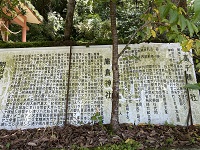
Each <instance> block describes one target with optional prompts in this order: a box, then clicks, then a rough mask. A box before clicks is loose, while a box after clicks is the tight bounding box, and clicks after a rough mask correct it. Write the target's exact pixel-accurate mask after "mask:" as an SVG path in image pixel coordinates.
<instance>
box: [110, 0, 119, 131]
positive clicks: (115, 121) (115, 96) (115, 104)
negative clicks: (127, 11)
mask: <svg viewBox="0 0 200 150" xmlns="http://www.w3.org/2000/svg"><path fill="white" fill-rule="evenodd" d="M110 18H111V31H112V40H113V50H112V71H113V87H112V90H113V92H112V113H111V126H112V128H113V131H114V132H116V131H117V130H118V129H119V116H118V110H119V65H118V36H117V26H116V2H114V0H110Z"/></svg>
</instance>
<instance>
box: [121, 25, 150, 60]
mask: <svg viewBox="0 0 200 150" xmlns="http://www.w3.org/2000/svg"><path fill="white" fill-rule="evenodd" d="M149 24H151V23H150V22H146V23H145V24H143V25H142V26H141V27H140V28H138V29H137V30H136V31H135V32H134V33H133V34H132V35H131V38H130V40H129V41H128V43H127V44H126V46H125V47H124V48H123V50H122V51H121V52H120V53H119V54H118V58H119V57H120V56H121V55H122V54H123V53H124V52H125V50H126V49H127V48H128V46H129V44H130V43H131V41H132V40H133V38H134V37H135V36H136V34H137V33H138V32H139V31H140V30H142V29H144V28H145V27H146V26H147V25H149Z"/></svg>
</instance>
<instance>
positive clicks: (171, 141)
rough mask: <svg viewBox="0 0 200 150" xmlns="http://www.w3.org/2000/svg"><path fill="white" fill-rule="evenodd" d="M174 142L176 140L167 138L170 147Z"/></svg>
mask: <svg viewBox="0 0 200 150" xmlns="http://www.w3.org/2000/svg"><path fill="white" fill-rule="evenodd" d="M173 142H174V138H167V139H166V143H167V144H169V145H170V144H172V143H173Z"/></svg>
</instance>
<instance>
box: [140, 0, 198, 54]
mask: <svg viewBox="0 0 200 150" xmlns="http://www.w3.org/2000/svg"><path fill="white" fill-rule="evenodd" d="M194 3H195V4H196V5H197V6H198V5H199V1H198V0H195V2H194ZM197 6H194V9H193V15H192V13H191V15H190V14H187V13H186V12H185V10H184V9H183V8H181V7H177V6H176V5H175V4H174V3H172V2H171V1H166V0H157V1H154V3H153V4H152V8H151V10H152V11H148V13H146V14H144V15H142V19H143V20H144V22H145V26H144V30H143V33H144V35H143V40H149V39H151V38H156V37H160V36H164V37H165V38H166V40H167V41H171V42H179V43H181V46H182V49H183V51H185V52H188V51H189V50H190V49H192V48H195V49H199V46H198V45H199V40H194V39H193V37H194V36H198V33H199V29H198V27H197V21H196V18H195V17H194V16H195V15H198V14H200V9H199V8H197ZM196 43H198V44H196Z"/></svg>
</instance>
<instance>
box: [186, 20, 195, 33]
mask: <svg viewBox="0 0 200 150" xmlns="http://www.w3.org/2000/svg"><path fill="white" fill-rule="evenodd" d="M186 22H187V26H188V30H189V32H190V37H192V36H193V34H194V29H193V26H192V24H191V23H190V21H189V20H186Z"/></svg>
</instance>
